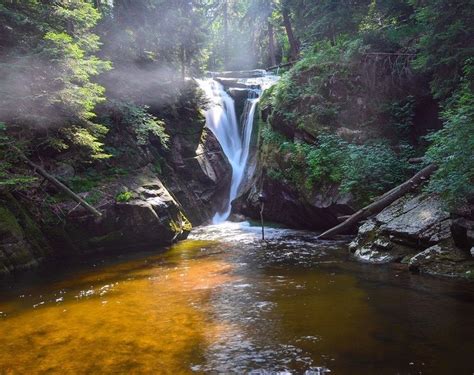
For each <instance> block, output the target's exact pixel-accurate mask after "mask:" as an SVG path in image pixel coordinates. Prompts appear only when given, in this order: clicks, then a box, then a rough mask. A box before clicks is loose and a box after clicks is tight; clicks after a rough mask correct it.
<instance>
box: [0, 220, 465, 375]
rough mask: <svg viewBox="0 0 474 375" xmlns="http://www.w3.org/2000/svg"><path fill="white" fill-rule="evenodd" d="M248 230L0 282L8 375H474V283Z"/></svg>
mask: <svg viewBox="0 0 474 375" xmlns="http://www.w3.org/2000/svg"><path fill="white" fill-rule="evenodd" d="M259 236H260V229H259V228H257V227H251V226H250V225H249V224H248V223H229V222H226V223H223V224H220V225H214V226H208V227H202V228H196V229H195V230H194V231H193V233H192V235H191V236H190V238H189V239H188V240H186V241H183V242H180V243H178V244H176V245H174V246H172V247H171V248H170V249H169V250H168V251H166V252H165V253H160V254H156V253H153V252H150V253H140V254H134V255H119V256H109V257H107V258H106V259H105V260H104V259H102V260H100V261H99V260H97V261H89V262H88V263H85V264H82V265H81V266H79V267H78V266H75V267H72V266H69V267H66V266H64V265H62V266H59V265H58V266H57V267H56V268H55V267H49V268H48V269H42V270H39V271H36V272H34V273H30V274H25V275H22V276H21V277H17V278H16V279H11V280H0V283H1V284H0V285H1V286H0V347H1V351H0V374H32V373H61V374H65V373H74V374H98V373H101V374H102V373H122V374H129V373H134V374H187V373H190V374H193V373H195V374H201V373H252V374H305V373H306V374H326V373H330V374H472V373H473V372H474V358H473V353H474V342H473V337H474V285H473V284H472V283H466V282H462V281H455V280H445V279H436V278H431V277H426V276H419V275H413V274H410V273H408V272H406V271H404V270H400V269H397V268H394V267H385V266H373V265H365V264H360V263H356V262H354V261H352V260H351V259H350V258H349V256H348V254H347V244H345V243H344V242H334V241H326V242H324V241H315V240H314V237H315V235H314V234H313V233H310V232H304V231H294V230H287V229H269V230H267V238H268V241H267V242H262V241H260V239H259Z"/></svg>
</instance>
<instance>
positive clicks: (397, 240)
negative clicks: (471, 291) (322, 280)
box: [349, 194, 474, 277]
mask: <svg viewBox="0 0 474 375" xmlns="http://www.w3.org/2000/svg"><path fill="white" fill-rule="evenodd" d="M452 216H453V215H452V214H451V213H449V212H448V211H447V210H446V209H445V208H444V206H443V204H442V202H441V200H440V198H439V197H437V196H435V195H423V194H422V195H407V196H405V197H403V198H400V199H399V200H397V201H395V202H394V203H393V204H391V205H390V206H388V207H387V208H385V209H384V210H383V211H382V212H380V213H379V214H378V215H376V216H375V217H373V218H371V219H369V220H368V221H366V222H365V223H364V224H363V225H362V226H361V227H360V228H359V232H358V235H357V237H356V239H355V240H354V241H353V242H352V243H351V244H350V246H349V249H350V251H351V252H352V253H354V256H355V257H356V258H357V259H358V260H360V261H364V262H369V263H389V262H404V263H408V264H409V268H410V269H411V270H412V271H416V272H421V273H427V274H434V275H444V276H460V277H468V276H469V274H470V272H469V271H470V270H471V269H474V261H473V259H472V257H471V256H470V254H469V252H468V251H464V250H462V249H461V248H460V247H458V246H457V245H458V243H459V242H460V241H461V242H462V243H463V244H465V245H466V247H465V248H466V249H467V248H468V247H469V243H470V242H469V241H468V240H467V237H468V235H467V233H468V232H469V229H468V228H470V226H469V224H465V225H461V224H460V223H465V221H462V220H461V219H459V218H458V219H453V217H452ZM460 220H461V221H460ZM455 223H456V224H455ZM460 228H464V229H465V230H464V231H463V230H461V229H460ZM454 232H456V233H457V236H454V235H453V234H454ZM455 237H456V238H457V239H454V238H455Z"/></svg>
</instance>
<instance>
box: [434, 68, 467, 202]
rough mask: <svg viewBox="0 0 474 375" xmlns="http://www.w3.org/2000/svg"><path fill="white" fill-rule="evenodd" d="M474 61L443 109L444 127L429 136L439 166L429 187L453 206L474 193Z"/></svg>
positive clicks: (435, 160)
mask: <svg viewBox="0 0 474 375" xmlns="http://www.w3.org/2000/svg"><path fill="white" fill-rule="evenodd" d="M473 82H474V61H473V60H472V59H471V60H468V62H467V64H466V66H465V68H464V77H463V81H462V84H461V87H460V89H459V90H458V91H457V92H456V93H455V94H454V95H453V98H452V100H451V101H450V103H449V104H448V105H446V106H445V108H444V110H443V112H442V118H443V120H444V127H443V129H441V130H439V131H438V132H436V133H434V134H431V135H430V136H428V137H427V138H428V140H430V141H432V142H433V143H432V144H431V146H430V147H429V149H428V151H427V154H426V155H427V157H428V159H429V161H430V162H432V163H435V164H437V165H438V170H437V171H436V172H435V173H434V175H433V176H432V178H431V180H430V183H429V185H428V187H427V190H428V191H430V192H435V193H438V194H440V195H441V196H442V197H443V198H444V199H445V200H446V202H447V203H448V204H449V205H450V206H459V205H461V204H463V203H466V202H467V201H468V200H470V199H472V198H473V196H474V92H473V88H472V83H473Z"/></svg>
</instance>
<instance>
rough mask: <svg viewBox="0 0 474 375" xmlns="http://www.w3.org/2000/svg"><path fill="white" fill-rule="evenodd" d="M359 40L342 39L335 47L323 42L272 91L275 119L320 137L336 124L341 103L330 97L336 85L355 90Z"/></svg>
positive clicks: (359, 48)
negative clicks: (277, 118)
mask: <svg viewBox="0 0 474 375" xmlns="http://www.w3.org/2000/svg"><path fill="white" fill-rule="evenodd" d="M361 49H363V46H362V44H361V41H360V40H349V39H345V38H341V39H339V40H337V42H336V43H335V44H332V43H330V42H320V43H318V44H316V45H315V46H314V47H313V48H312V49H310V50H307V51H305V53H304V56H303V58H302V59H301V60H300V61H299V62H298V63H297V64H296V65H295V66H294V67H293V69H291V70H290V72H289V73H287V74H285V75H284V76H283V77H282V79H281V80H280V81H279V82H278V84H277V85H276V86H275V88H274V90H273V91H272V98H271V104H272V106H273V108H274V109H275V110H274V112H273V114H272V116H273V117H280V118H282V119H283V121H285V122H286V123H288V124H289V125H290V126H292V125H293V124H295V125H296V126H298V127H299V128H301V129H304V130H305V131H307V132H309V133H310V134H313V135H317V134H319V133H321V132H322V131H324V130H325V129H327V128H329V127H333V126H334V125H336V124H335V120H336V116H337V113H338V112H339V110H340V104H341V102H340V99H338V98H337V97H336V95H333V94H332V93H331V86H333V85H334V84H335V83H336V82H337V83H338V84H339V86H341V85H345V84H347V85H349V87H351V86H352V83H351V78H352V77H351V72H352V66H353V61H354V57H355V56H357V55H358V54H359V53H360V51H361Z"/></svg>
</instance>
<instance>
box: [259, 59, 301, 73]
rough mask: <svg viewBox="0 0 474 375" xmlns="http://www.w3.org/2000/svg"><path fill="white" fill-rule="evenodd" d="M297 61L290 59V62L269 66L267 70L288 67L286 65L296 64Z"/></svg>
mask: <svg viewBox="0 0 474 375" xmlns="http://www.w3.org/2000/svg"><path fill="white" fill-rule="evenodd" d="M297 62H298V61H290V62H287V63H285V64H280V65H274V66H270V67H268V68H267V69H266V70H267V71H270V70H277V69H280V68H286V67H288V66H292V65H295V64H296V63H297Z"/></svg>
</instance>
